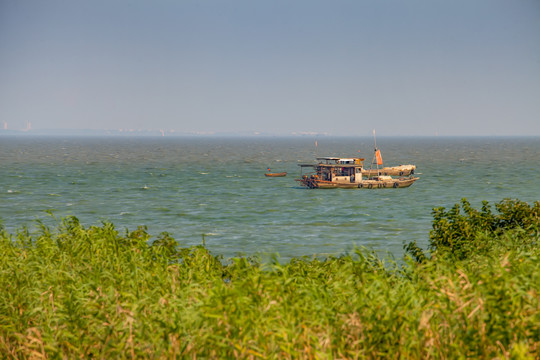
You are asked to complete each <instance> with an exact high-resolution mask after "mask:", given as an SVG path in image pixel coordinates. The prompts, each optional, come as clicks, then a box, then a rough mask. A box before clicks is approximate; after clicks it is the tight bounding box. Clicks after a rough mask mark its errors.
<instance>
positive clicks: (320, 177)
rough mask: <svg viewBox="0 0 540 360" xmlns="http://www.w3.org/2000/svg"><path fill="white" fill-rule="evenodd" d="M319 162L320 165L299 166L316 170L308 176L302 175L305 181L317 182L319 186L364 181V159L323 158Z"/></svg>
mask: <svg viewBox="0 0 540 360" xmlns="http://www.w3.org/2000/svg"><path fill="white" fill-rule="evenodd" d="M317 160H318V162H319V163H318V164H299V166H300V167H301V168H302V169H304V168H311V169H313V170H314V171H312V172H311V173H308V174H303V173H302V178H303V179H306V180H308V179H312V180H315V181H316V182H317V183H318V184H319V185H321V183H322V184H324V183H332V184H343V185H345V184H359V183H360V182H361V181H362V170H363V161H364V160H365V159H363V158H335V157H322V158H317ZM328 185H330V184H328Z"/></svg>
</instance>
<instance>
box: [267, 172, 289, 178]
mask: <svg viewBox="0 0 540 360" xmlns="http://www.w3.org/2000/svg"><path fill="white" fill-rule="evenodd" d="M264 176H268V177H283V176H287V173H286V172H280V173H265V174H264Z"/></svg>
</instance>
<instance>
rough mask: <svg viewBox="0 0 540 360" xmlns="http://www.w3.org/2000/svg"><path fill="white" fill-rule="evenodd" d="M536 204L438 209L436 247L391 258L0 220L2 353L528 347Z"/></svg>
mask: <svg viewBox="0 0 540 360" xmlns="http://www.w3.org/2000/svg"><path fill="white" fill-rule="evenodd" d="M462 208H463V213H462V212H461V209H462ZM538 209H540V205H539V204H538V203H536V204H534V205H533V206H532V207H531V206H529V205H527V204H525V203H522V202H519V201H505V202H502V203H500V204H498V205H497V211H498V212H497V213H492V212H491V211H490V210H489V206H488V205H487V203H486V204H484V207H483V210H482V211H477V210H474V209H472V208H470V206H469V207H468V203H467V202H466V201H465V200H464V202H462V204H461V205H456V207H454V208H453V209H451V210H450V211H448V212H447V211H446V210H444V209H436V210H434V223H433V226H434V229H433V231H432V232H431V235H430V249H429V250H430V255H427V254H426V253H425V252H424V250H422V249H420V248H418V247H417V246H416V245H415V244H411V245H410V246H409V248H408V250H409V252H410V253H411V254H412V256H411V257H408V258H407V260H406V264H405V265H401V266H398V265H397V264H395V263H392V262H384V261H383V260H382V259H379V258H378V257H376V256H375V255H373V254H371V253H369V252H366V251H363V250H356V251H355V252H354V253H352V254H349V255H344V256H340V257H331V258H328V259H325V260H318V259H311V258H302V259H293V260H291V261H290V262H289V263H287V264H280V263H279V262H278V261H275V262H273V263H272V264H260V263H259V262H257V261H256V260H253V259H248V258H242V257H239V258H235V259H232V260H231V261H229V262H226V263H224V262H223V261H222V259H220V258H219V257H216V256H213V255H212V254H210V253H209V252H208V250H207V249H206V248H204V247H203V246H195V247H182V246H181V244H178V243H177V241H176V240H174V239H172V238H171V236H170V235H169V234H167V233H162V234H160V235H159V236H158V237H157V239H151V237H150V235H149V234H148V233H147V231H146V229H145V228H144V227H140V228H138V229H137V230H135V231H132V232H124V233H121V232H119V231H118V230H116V229H115V227H114V226H113V225H112V224H110V223H104V224H101V225H100V226H90V227H84V226H82V225H81V224H80V223H79V221H78V220H77V219H76V218H74V217H71V218H67V219H64V220H61V221H60V222H59V224H58V226H57V227H56V228H55V229H49V228H47V227H46V226H44V225H41V224H40V226H39V230H38V231H35V232H30V231H28V230H27V229H21V230H20V231H18V232H17V233H15V234H10V233H8V232H7V231H5V229H4V228H0V289H1V293H0V354H2V357H4V358H14V359H15V358H16V359H34V358H81V357H82V358H141V357H143V358H248V359H249V358H253V359H255V358H261V359H267V358H275V359H319V358H323V359H324V358H347V359H356V358H360V359H362V358H407V359H410V358H422V359H424V358H463V357H467V358H485V359H487V358H490V359H491V358H522V359H528V358H530V359H534V358H538V357H540V349H539V345H540V327H539V324H540V302H539V299H540V297H539V293H538V292H539V286H540V259H539V255H540V249H539V246H538V230H537V229H538V226H539V224H540V220H539V216H538V214H539V212H538ZM152 240H153V241H152ZM150 243H151V244H150ZM475 249H476V250H477V251H476V250H475Z"/></svg>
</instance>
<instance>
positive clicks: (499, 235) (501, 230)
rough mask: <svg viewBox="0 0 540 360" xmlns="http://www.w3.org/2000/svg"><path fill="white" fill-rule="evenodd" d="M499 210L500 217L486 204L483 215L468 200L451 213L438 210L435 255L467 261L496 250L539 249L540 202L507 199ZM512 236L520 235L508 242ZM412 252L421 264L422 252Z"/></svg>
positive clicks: (433, 235)
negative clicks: (532, 247) (505, 248)
mask: <svg viewBox="0 0 540 360" xmlns="http://www.w3.org/2000/svg"><path fill="white" fill-rule="evenodd" d="M496 209H497V211H498V213H493V212H492V211H491V208H490V206H489V205H488V203H487V202H486V201H484V202H483V203H482V209H481V210H480V211H479V210H476V209H474V208H472V207H471V205H470V203H469V202H468V201H467V200H466V199H463V200H462V201H461V207H460V205H459V204H456V205H455V206H454V207H453V208H452V209H450V210H448V211H446V210H445V209H444V208H436V209H434V210H433V218H434V220H433V230H432V231H431V233H430V250H431V252H432V253H436V254H438V255H448V254H451V255H452V256H454V257H456V258H458V259H464V258H467V257H469V256H471V255H477V254H485V253H487V252H489V251H492V249H493V247H494V246H506V247H507V248H511V247H512V246H531V245H536V243H537V239H538V228H539V226H540V202H538V201H537V202H536V203H535V204H534V205H533V206H529V204H527V203H526V202H523V201H519V200H509V199H507V200H504V201H502V202H500V203H499V204H497V205H496ZM461 210H462V211H461ZM509 232H512V233H513V234H514V235H516V236H512V237H510V238H508V239H510V240H511V241H510V242H508V241H505V239H504V236H506V235H507V234H508V233H509ZM508 239H507V240H508ZM408 251H409V252H410V253H411V254H412V255H413V256H414V257H415V258H417V259H418V260H421V255H419V254H417V253H415V252H417V251H418V250H417V249H415V248H414V245H410V249H408ZM419 256H420V257H419Z"/></svg>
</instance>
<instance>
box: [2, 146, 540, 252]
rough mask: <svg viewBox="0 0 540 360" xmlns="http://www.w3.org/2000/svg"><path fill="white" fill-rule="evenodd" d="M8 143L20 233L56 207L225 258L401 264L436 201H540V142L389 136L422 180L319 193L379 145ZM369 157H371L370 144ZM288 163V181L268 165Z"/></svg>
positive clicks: (6, 181) (11, 197)
mask: <svg viewBox="0 0 540 360" xmlns="http://www.w3.org/2000/svg"><path fill="white" fill-rule="evenodd" d="M317 144H318V146H317V147H315V138H313V137H283V138H279V137H276V138H273V137H264V138H262V137H261V138H259V137H244V138H232V137H222V138H218V137H160V138H145V137H102V138H98V137H94V138H92V137H88V138H83V137H72V138H51V137H29V136H21V137H14V136H3V137H0V221H1V222H2V223H3V224H4V226H5V227H6V228H7V229H8V230H9V231H11V232H14V231H16V230H17V229H19V228H21V227H22V226H24V225H28V226H29V228H30V229H32V228H33V227H34V226H35V220H42V221H44V222H45V223H47V224H52V223H53V219H52V218H51V216H50V215H49V214H48V213H47V211H52V212H53V214H54V215H55V216H56V217H58V218H62V217H65V216H68V215H75V216H76V217H78V218H79V220H80V221H81V223H82V224H84V225H86V226H90V225H100V224H101V222H102V221H109V222H112V223H114V224H115V226H116V228H117V229H118V230H119V231H120V232H123V231H125V229H126V228H127V229H129V230H135V229H136V228H137V226H139V225H146V226H147V227H148V231H149V233H150V234H151V235H153V236H154V237H155V236H157V235H158V234H159V233H161V232H163V231H166V232H168V233H170V234H171V235H172V236H173V237H174V238H175V239H177V240H178V241H179V242H180V243H181V244H183V245H195V244H201V242H202V238H203V234H205V235H204V237H205V241H206V246H207V247H208V248H209V249H210V250H211V251H212V253H213V254H221V255H223V257H224V258H225V259H227V258H229V257H232V256H236V255H238V254H245V255H255V254H262V256H263V258H264V257H266V256H268V254H274V253H278V254H279V255H280V256H281V258H282V259H289V258H291V257H296V256H304V255H308V256H312V255H318V256H327V255H339V254H342V253H344V252H347V251H350V250H352V249H354V247H355V246H359V247H368V248H370V249H374V250H376V251H377V252H380V253H390V254H393V255H394V256H395V257H396V258H400V257H401V256H402V254H403V244H405V243H408V242H410V241H413V240H416V241H417V242H418V244H420V245H421V246H423V247H426V246H427V243H428V239H429V231H430V229H431V220H432V215H431V211H432V209H433V208H434V207H439V206H444V207H447V208H448V207H451V206H453V205H454V204H455V203H457V202H459V201H460V199H462V198H467V199H468V200H469V201H470V202H471V203H472V204H473V205H474V206H476V207H480V206H481V202H482V200H488V201H489V202H490V203H491V204H492V205H494V204H495V203H496V202H499V201H501V200H502V199H504V198H517V199H520V200H524V201H527V202H529V203H532V202H534V201H538V200H540V171H539V169H540V138H538V137H531V138H444V137H443V138H441V137H431V138H394V137H388V138H384V137H380V138H378V139H377V145H378V146H379V148H380V149H381V152H382V156H383V160H384V161H385V166H395V165H399V164H415V165H416V166H417V171H416V175H417V176H419V177H420V180H418V181H417V182H415V183H414V184H413V185H412V186H411V187H409V188H403V189H377V190H354V189H353V190H351V189H331V190H309V189H305V188H302V187H300V186H298V183H297V182H295V181H294V179H295V178H297V177H298V176H299V175H300V167H299V166H298V164H299V163H306V162H313V161H314V159H315V157H316V155H317V156H342V157H357V156H359V155H360V156H362V157H365V158H366V163H369V162H370V160H371V158H372V156H373V139H371V138H352V137H351V138H343V137H318V138H317ZM358 151H360V153H359V152H358ZM268 168H270V169H271V170H272V171H273V172H281V171H287V172H288V175H287V176H286V177H282V178H267V177H265V176H264V173H265V172H266V171H267V169H268Z"/></svg>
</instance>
